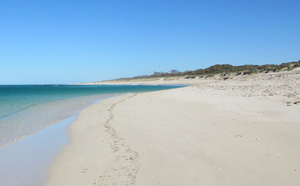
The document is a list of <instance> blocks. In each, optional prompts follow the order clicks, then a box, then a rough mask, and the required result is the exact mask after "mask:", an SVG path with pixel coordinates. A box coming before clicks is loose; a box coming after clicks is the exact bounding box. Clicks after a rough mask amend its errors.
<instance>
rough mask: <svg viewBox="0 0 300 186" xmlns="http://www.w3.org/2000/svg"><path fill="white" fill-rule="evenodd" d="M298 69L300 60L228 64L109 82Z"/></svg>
mask: <svg viewBox="0 0 300 186" xmlns="http://www.w3.org/2000/svg"><path fill="white" fill-rule="evenodd" d="M297 67H300V60H299V61H298V62H297V61H294V62H288V63H282V64H280V65H275V64H266V65H241V66H233V65H230V64H217V65H213V66H210V67H208V68H205V69H197V70H194V71H185V72H180V71H178V70H176V69H173V70H171V71H170V72H154V73H153V74H152V75H142V76H135V77H130V78H119V79H115V80H110V81H134V80H153V79H160V78H165V79H166V78H167V79H170V80H171V79H173V78H184V79H194V78H196V77H199V78H208V77H214V76H215V75H217V74H221V75H222V76H224V77H225V76H227V75H229V74H231V75H232V74H233V75H236V76H238V75H250V74H255V73H269V72H279V71H289V70H293V69H294V68H297Z"/></svg>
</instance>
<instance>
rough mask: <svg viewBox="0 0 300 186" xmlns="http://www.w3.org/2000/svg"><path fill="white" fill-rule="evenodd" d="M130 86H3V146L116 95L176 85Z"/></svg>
mask: <svg viewBox="0 0 300 186" xmlns="http://www.w3.org/2000/svg"><path fill="white" fill-rule="evenodd" d="M175 87H176V86H143V85H139V86H130V85H118V86H113V85H86V86H85V85H28V86H27V85H26V86H25V85H22V86H21V85H19V86H7V85H6V86H0V148H1V147H3V146H5V145H8V144H10V143H12V142H15V141H17V140H18V139H20V138H22V137H24V136H28V135H31V134H34V133H36V132H38V131H40V130H42V129H43V128H45V127H47V126H49V125H52V124H54V123H57V122H59V121H61V120H63V119H66V118H68V117H70V116H73V115H74V114H75V113H76V112H77V111H78V110H80V109H82V108H84V107H86V106H88V105H90V104H92V103H94V102H95V101H97V100H99V99H103V98H107V97H111V96H113V95H115V94H122V93H129V92H143V91H154V90H163V89H170V88H175Z"/></svg>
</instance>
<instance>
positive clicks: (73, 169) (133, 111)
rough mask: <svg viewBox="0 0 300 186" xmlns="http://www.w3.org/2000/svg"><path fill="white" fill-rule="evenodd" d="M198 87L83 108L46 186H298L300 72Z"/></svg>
mask: <svg viewBox="0 0 300 186" xmlns="http://www.w3.org/2000/svg"><path fill="white" fill-rule="evenodd" d="M193 81H195V82H196V83H194V82H193V84H194V85H193V86H189V87H184V88H178V89H172V90H164V91H158V92H149V93H139V94H128V95H124V96H119V97H114V98H111V99H107V100H104V101H102V102H100V103H97V104H95V105H92V106H90V107H89V108H87V109H85V110H83V111H82V112H81V113H80V114H79V116H78V118H77V120H76V121H75V122H74V123H73V124H72V125H71V128H70V136H71V143H70V144H69V145H68V146H66V147H65V148H64V149H63V151H62V153H61V154H60V155H59V156H58V157H57V158H56V160H55V161H54V163H53V164H52V165H51V167H50V169H49V180H48V182H47V185H70V186H71V185H72V186H76V185H101V186H102V185H137V186H142V185H170V186H175V185H178V186H182V185H189V186H196V185H207V186H212V185H218V186H219V185H228V186H229V185H230V186H231V185H249V186H253V185H272V186H277V185H278V186H282V185H289V186H293V185H294V186H298V185H299V184H300V161H299V160H300V159H299V157H300V145H299V144H300V135H299V134H300V117H299V115H300V103H299V101H300V97H299V95H300V83H299V82H300V70H294V71H290V72H280V73H270V74H259V75H255V76H242V77H232V78H230V79H226V80H225V81H224V80H222V79H221V78H220V79H217V78H216V79H213V80H193ZM148 83H149V82H148ZM163 84H164V83H163Z"/></svg>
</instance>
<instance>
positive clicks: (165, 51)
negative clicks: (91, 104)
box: [0, 0, 300, 84]
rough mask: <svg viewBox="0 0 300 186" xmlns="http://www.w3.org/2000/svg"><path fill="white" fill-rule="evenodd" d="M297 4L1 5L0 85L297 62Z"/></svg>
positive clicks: (173, 0) (154, 0) (244, 0)
mask: <svg viewBox="0 0 300 186" xmlns="http://www.w3.org/2000/svg"><path fill="white" fill-rule="evenodd" d="M299 11H300V1H299V0H3V1H0V70H1V71H0V84H47V83H75V82H91V81H97V80H105V79H113V78H119V77H130V76H136V75H146V74H152V73H153V72H154V71H170V70H172V69H177V70H179V71H186V70H196V69H199V68H206V67H209V66H211V65H214V64H232V65H243V64H267V63H269V64H280V63H283V62H290V61H296V60H297V61H298V60H300V46H299V44H300V13H299Z"/></svg>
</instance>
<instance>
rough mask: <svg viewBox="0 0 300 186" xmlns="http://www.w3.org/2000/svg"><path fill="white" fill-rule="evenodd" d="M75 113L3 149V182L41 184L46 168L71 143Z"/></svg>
mask: <svg viewBox="0 0 300 186" xmlns="http://www.w3.org/2000/svg"><path fill="white" fill-rule="evenodd" d="M74 120H75V116H73V117H71V118H69V119H66V120H64V121H62V122H60V123H58V124H55V125H52V126H50V127H47V128H45V129H43V130H42V131H41V132H38V133H36V134H34V135H31V136H28V137H26V138H22V139H21V140H19V141H17V142H16V143H13V144H11V145H8V146H6V147H4V148H2V149H0V160H1V161H0V175H1V176H0V177H1V179H0V185H1V186H2V185H3V186H41V185H43V184H44V182H45V181H46V179H47V167H48V165H49V164H50V163H51V162H52V161H53V160H54V158H55V157H56V155H57V154H58V153H59V152H60V149H61V148H62V147H63V146H65V145H66V144H67V143H68V140H69V139H68V135H67V132H68V130H67V129H68V126H69V125H70V124H71V122H72V121H74Z"/></svg>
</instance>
